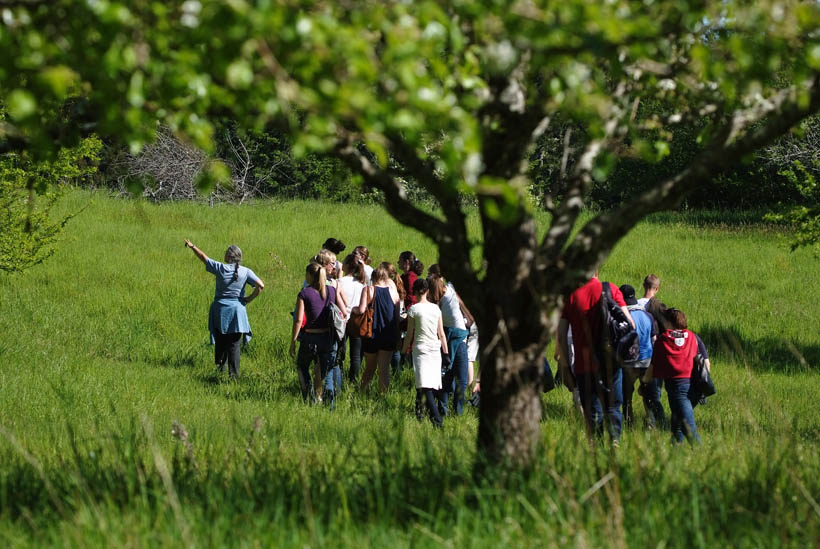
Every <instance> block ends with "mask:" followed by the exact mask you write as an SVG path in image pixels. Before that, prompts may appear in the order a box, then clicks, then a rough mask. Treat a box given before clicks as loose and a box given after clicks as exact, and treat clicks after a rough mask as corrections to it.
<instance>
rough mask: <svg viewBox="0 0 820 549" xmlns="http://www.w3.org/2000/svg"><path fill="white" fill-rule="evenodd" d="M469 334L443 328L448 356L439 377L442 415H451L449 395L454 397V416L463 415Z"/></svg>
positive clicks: (464, 331) (465, 331)
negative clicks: (451, 394)
mask: <svg viewBox="0 0 820 549" xmlns="http://www.w3.org/2000/svg"><path fill="white" fill-rule="evenodd" d="M469 333H470V332H468V331H467V330H461V329H459V328H447V327H445V328H444V335H445V336H446V337H447V350H448V351H449V354H448V355H447V356H446V357H445V359H444V372H443V374H442V376H441V393H440V396H439V399H440V401H441V413H442V415H445V416H446V415H448V414H451V413H452V411H450V410H448V403H449V400H450V393H453V395H454V398H453V400H454V402H453V406H454V408H455V410H454V411H455V414H456V415H459V416H460V415H461V414H463V413H464V400H465V398H466V397H465V396H464V392H465V391H466V390H467V375H468V367H469V360H467V345H466V342H467V335H469Z"/></svg>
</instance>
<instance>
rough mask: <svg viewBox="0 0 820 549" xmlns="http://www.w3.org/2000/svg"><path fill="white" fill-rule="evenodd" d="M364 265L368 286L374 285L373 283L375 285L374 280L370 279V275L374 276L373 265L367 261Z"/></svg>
mask: <svg viewBox="0 0 820 549" xmlns="http://www.w3.org/2000/svg"><path fill="white" fill-rule="evenodd" d="M363 267H364V278H365V280H366V281H367V285H368V286H372V285H373V281H372V280H370V277H371V276H373V267H371V266H370V265H368V264H367V263H365V264H364V265H363Z"/></svg>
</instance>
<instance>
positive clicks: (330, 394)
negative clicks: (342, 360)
mask: <svg viewBox="0 0 820 549" xmlns="http://www.w3.org/2000/svg"><path fill="white" fill-rule="evenodd" d="M299 338H300V339H299V352H298V353H297V354H296V370H297V371H298V373H299V386H300V387H301V389H302V399H303V400H308V398H310V400H311V401H313V400H314V399H315V398H316V395H315V394H314V391H313V384H312V383H311V379H310V366H311V364H313V363H314V362H316V363H318V364H319V375H320V376H321V377H322V379H323V380H324V387H325V391H326V392H327V395H326V396H327V399H329V400H326V402H327V403H328V404H330V406H331V408H333V407H334V405H335V402H336V401H335V397H336V376H335V375H334V366H335V362H336V339H335V338H334V337H332V336H331V334H330V332H325V333H318V334H309V333H307V332H302V334H301V335H300V336H299Z"/></svg>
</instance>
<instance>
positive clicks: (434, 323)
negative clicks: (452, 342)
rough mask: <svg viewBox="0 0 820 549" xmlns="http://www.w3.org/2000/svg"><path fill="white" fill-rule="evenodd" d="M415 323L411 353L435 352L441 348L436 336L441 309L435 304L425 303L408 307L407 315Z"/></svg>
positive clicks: (437, 335)
mask: <svg viewBox="0 0 820 549" xmlns="http://www.w3.org/2000/svg"><path fill="white" fill-rule="evenodd" d="M407 314H408V315H409V316H411V317H413V320H414V322H415V328H414V330H415V331H414V337H413V352H419V351H429V350H430V349H432V350H436V349H438V348H439V347H440V346H441V342H440V341H439V334H438V320H439V318H441V309H439V308H438V307H437V306H436V305H435V304H433V303H430V302H429V301H425V302H424V303H416V304H415V305H413V306H412V307H410V311H408V313H407Z"/></svg>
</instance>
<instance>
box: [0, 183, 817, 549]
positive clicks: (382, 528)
mask: <svg viewBox="0 0 820 549" xmlns="http://www.w3.org/2000/svg"><path fill="white" fill-rule="evenodd" d="M90 200H93V203H92V205H91V206H90V207H89V208H88V209H87V210H86V211H85V212H83V213H82V214H81V215H80V216H79V217H78V218H76V219H75V220H74V221H72V222H71V224H70V225H69V227H68V230H67V239H66V240H65V241H64V242H62V243H61V244H60V246H59V249H58V251H57V253H56V254H55V256H54V257H53V258H52V259H51V260H49V261H48V262H47V263H45V264H43V265H41V266H39V267H37V268H35V269H33V270H31V271H30V272H28V273H25V274H23V275H13V276H3V277H2V280H3V284H2V286H0V308H1V309H2V311H3V314H2V315H0V543H1V544H2V545H3V546H6V547H13V546H30V545H58V546H83V547H86V546H112V545H113V546H156V545H158V544H165V545H187V546H213V545H232V546H234V545H236V546H271V545H273V546H314V547H319V546H357V547H411V546H431V545H432V546H439V545H441V546H449V547H500V546H515V547H521V546H532V545H538V546H567V545H571V546H581V547H584V546H602V547H609V546H613V545H615V546H631V547H647V546H653V547H654V546H664V547H692V546H696V547H706V546H726V545H728V546H735V547H749V546H754V547H761V546H765V547H772V546H805V545H810V544H815V543H816V542H817V540H820V505H819V504H818V499H820V453H818V451H817V450H818V440H819V439H820V411H819V410H818V409H817V407H816V402H817V401H816V400H815V399H817V398H818V392H819V391H820V384H819V383H818V377H817V373H816V367H817V365H818V362H820V331H818V329H817V326H818V325H820V309H818V308H815V307H813V304H814V303H815V302H816V301H817V298H818V297H820V277H817V276H816V273H817V259H815V258H814V257H812V255H811V254H810V253H808V252H797V253H789V252H788V251H787V250H786V249H785V247H784V236H783V235H782V234H779V233H777V232H775V231H772V230H771V229H767V228H766V227H762V226H755V225H748V224H743V223H740V224H738V223H730V222H728V221H731V220H727V219H726V218H721V217H712V218H705V217H703V216H689V217H687V216H674V215H673V216H663V217H659V218H657V219H654V220H652V221H648V222H645V223H643V224H641V225H640V226H639V227H638V228H637V229H636V230H635V231H633V233H632V234H631V235H630V236H629V238H627V239H626V240H624V241H623V242H622V243H621V244H620V245H619V247H618V248H617V249H616V251H615V252H614V254H613V255H612V257H611V258H610V260H609V261H608V263H607V265H606V266H605V268H604V269H603V271H602V273H601V277H602V278H603V279H606V280H611V281H614V282H617V283H619V284H622V283H631V284H632V285H634V286H636V287H639V285H640V282H641V280H642V278H643V276H644V275H645V274H647V273H648V272H655V273H657V274H658V275H659V276H660V277H661V280H662V286H661V297H662V298H663V299H664V300H665V301H666V302H667V303H668V304H670V305H674V306H677V307H679V308H681V309H683V310H684V311H685V312H686V313H687V315H688V316H689V319H690V327H692V328H693V329H694V330H695V331H697V332H698V333H700V334H701V335H702V336H703V337H704V340H705V341H706V343H707V345H709V347H710V351H711V353H712V360H713V373H714V377H715V382H716V385H717V387H718V394H717V395H716V396H715V397H714V398H712V399H710V400H709V402H708V404H707V405H706V406H704V407H698V408H697V409H696V419H697V422H698V427H699V429H700V431H701V435H702V437H703V442H704V443H703V445H702V446H700V447H696V448H690V447H675V446H673V445H671V444H670V442H669V437H668V434H667V433H657V432H647V431H645V430H643V429H641V428H636V429H634V430H631V431H628V432H626V433H625V435H624V437H623V440H622V446H621V448H620V450H619V451H618V452H617V454H615V455H613V454H610V453H609V452H608V451H607V450H605V449H604V448H591V447H590V446H589V445H588V444H587V442H586V440H585V437H584V435H583V429H582V425H581V422H580V421H579V418H578V417H577V416H576V415H575V414H574V413H573V412H572V409H571V399H570V394H569V393H568V392H566V391H565V390H563V389H560V390H556V391H553V392H551V393H548V394H547V395H545V396H544V408H545V418H544V421H543V443H542V445H541V452H540V454H539V458H538V460H537V463H536V464H535V466H534V467H533V469H532V470H531V471H528V472H527V473H526V474H522V475H521V476H520V477H517V478H513V479H507V480H505V481H504V482H501V481H497V482H496V481H493V480H492V479H488V480H486V481H484V482H482V483H480V484H476V483H474V482H473V480H472V478H471V469H472V464H473V459H474V455H475V454H474V439H475V433H476V428H477V417H476V413H475V411H474V410H473V409H470V410H469V411H468V413H467V414H465V416H463V417H459V418H453V419H449V420H448V421H447V422H446V424H445V428H444V430H443V432H437V431H434V430H433V429H432V428H431V426H430V425H429V424H428V423H421V424H420V423H418V422H417V421H416V420H415V418H414V416H413V413H412V403H413V401H412V398H413V397H412V375H411V373H410V372H404V373H403V374H402V376H401V377H400V378H399V379H397V380H394V383H393V385H392V387H391V391H390V393H389V394H388V395H387V396H386V397H382V396H379V395H378V394H377V393H376V391H372V392H368V393H366V394H362V393H360V392H358V391H352V390H349V389H350V388H346V390H345V392H344V393H343V394H342V396H341V399H340V402H339V405H338V407H337V410H336V411H335V412H333V413H330V412H329V411H328V410H326V409H323V408H321V407H308V406H306V405H304V404H302V402H301V398H300V396H299V391H298V383H297V380H296V372H295V366H294V363H293V361H292V360H291V359H290V358H289V357H288V356H287V344H288V340H289V331H290V316H289V311H290V310H291V309H292V307H293V303H294V301H295V297H296V293H297V291H298V289H299V287H300V283H301V280H302V276H303V273H304V266H305V263H306V260H307V258H308V257H309V256H310V255H312V254H313V253H315V252H316V251H317V249H318V247H319V245H320V244H321V243H322V242H323V241H324V240H325V238H327V237H328V236H335V237H338V238H340V239H342V240H343V241H345V242H346V243H347V244H348V246H349V248H350V249H352V247H353V246H355V245H357V244H366V245H367V246H369V248H370V250H371V255H372V256H373V257H374V259H375V260H377V261H380V260H390V261H395V260H396V259H397V258H398V254H399V252H401V251H402V250H405V249H412V250H414V251H415V252H416V254H417V255H418V256H419V257H420V258H421V259H422V260H423V261H424V262H425V263H427V264H429V263H433V262H435V261H436V255H435V252H434V248H433V246H432V245H431V243H430V242H429V241H428V240H426V239H425V238H424V237H423V236H422V235H419V234H418V233H416V232H414V231H411V230H408V229H405V228H402V227H401V226H399V225H398V224H397V223H395V222H394V221H392V220H391V219H390V218H389V217H388V216H387V215H386V214H385V213H383V211H381V210H380V209H379V208H377V207H364V206H340V205H331V204H320V203H311V202H285V203H260V204H254V205H245V206H242V207H233V206H218V207H214V208H209V207H207V206H203V205H194V204H164V205H151V204H147V203H144V202H139V201H127V200H115V199H110V198H107V197H106V196H105V195H103V194H89V193H86V192H79V191H75V192H71V193H69V194H68V195H67V196H66V197H65V199H64V201H63V203H62V204H61V207H62V208H65V209H66V210H75V209H78V208H79V207H81V206H82V205H84V204H86V203H87V202H88V201H90ZM186 237H187V238H191V240H193V242H194V243H195V244H197V245H198V246H199V247H200V248H201V249H202V250H204V251H205V252H206V253H207V254H209V255H210V256H212V257H215V258H218V259H219V258H221V255H222V253H223V252H224V249H225V247H226V246H227V245H228V244H230V243H237V244H238V245H240V246H241V247H242V249H243V252H244V255H245V264H246V265H247V266H248V267H250V268H251V269H253V270H254V271H255V272H256V273H257V274H258V275H259V276H260V277H261V278H262V279H263V280H264V281H265V284H266V289H265V291H264V292H263V293H262V295H261V296H260V298H259V299H258V300H257V301H255V302H253V303H252V304H251V305H249V308H248V311H249V316H250V319H251V325H252V326H253V330H254V339H253V341H252V342H251V343H250V345H249V347H248V348H247V349H246V350H245V352H244V353H243V356H242V370H241V380H240V381H239V382H237V383H228V382H227V381H226V380H224V379H221V378H219V377H217V376H216V375H215V372H214V367H213V364H212V348H211V347H210V346H209V345H208V334H207V320H206V319H207V317H206V315H207V310H208V306H209V303H210V300H211V298H212V295H213V278H212V277H211V276H210V275H208V274H207V273H206V272H205V270H204V268H203V267H202V264H201V263H200V262H199V261H197V260H196V259H195V258H194V256H193V254H192V253H191V252H190V251H189V250H187V249H185V248H184V247H183V239H184V238H186ZM455 282H456V284H457V283H458V281H455ZM374 388H375V387H374ZM664 400H665V399H664ZM636 410H638V412H637V413H638V414H639V418H640V417H641V416H642V415H643V410H642V408H641V406H639V405H638V406H636ZM175 422H178V423H179V424H183V425H184V426H185V429H186V433H187V436H185V435H181V434H180V433H179V431H180V428H177V429H175V430H174V429H172V425H174V423H175ZM172 431H174V432H176V433H177V434H176V435H174V433H173V432H172Z"/></svg>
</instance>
